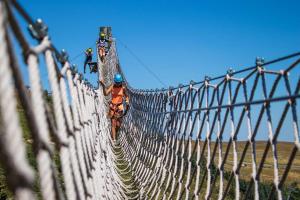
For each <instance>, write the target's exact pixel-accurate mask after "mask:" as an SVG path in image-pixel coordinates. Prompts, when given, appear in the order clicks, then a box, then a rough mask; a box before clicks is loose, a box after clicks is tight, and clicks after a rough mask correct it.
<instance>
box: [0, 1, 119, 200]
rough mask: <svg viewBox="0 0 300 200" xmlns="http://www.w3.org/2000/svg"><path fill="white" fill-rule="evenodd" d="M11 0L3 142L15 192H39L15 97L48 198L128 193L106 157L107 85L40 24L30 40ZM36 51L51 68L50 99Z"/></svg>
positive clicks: (4, 45) (2, 25)
mask: <svg viewBox="0 0 300 200" xmlns="http://www.w3.org/2000/svg"><path fill="white" fill-rule="evenodd" d="M13 3H14V4H11V2H6V1H5V2H4V1H1V2H0V9H1V12H0V13H1V14H0V40H1V47H0V57H1V61H0V62H1V69H0V76H1V83H0V94H1V95H0V105H1V109H0V116H1V136H0V142H1V144H2V145H1V161H3V160H4V159H5V160H8V161H7V162H1V164H2V165H3V166H4V168H6V169H7V180H8V183H9V187H10V189H11V191H12V192H13V193H14V197H15V199H35V195H34V193H35V192H36V189H34V181H35V177H34V173H33V171H34V169H33V168H32V167H31V166H29V164H28V161H27V158H26V152H25V142H26V141H24V140H23V139H22V127H21V125H20V122H19V120H18V119H19V117H18V115H19V114H18V111H17V110H16V108H17V105H18V104H21V105H20V106H21V107H22V109H23V110H24V113H25V114H26V115H25V118H26V121H28V123H29V124H28V125H29V129H30V133H31V134H32V138H33V142H32V144H33V148H34V152H35V155H34V157H35V158H34V159H36V161H37V171H38V179H39V180H38V181H37V183H38V184H39V187H38V188H40V192H41V195H42V198H43V199H65V198H67V199H123V197H124V194H123V193H122V190H121V188H120V187H121V186H120V182H121V181H120V180H119V179H118V177H117V174H116V171H115V170H113V167H112V166H114V163H113V160H111V159H108V158H110V157H113V155H112V154H113V152H112V151H111V150H110V147H109V137H110V134H109V133H110V128H109V124H108V119H107V116H106V106H105V102H106V100H105V99H104V96H103V94H102V90H94V89H93V88H92V87H91V85H90V84H89V83H88V82H85V81H83V80H82V78H81V76H80V75H79V74H77V72H76V71H74V70H73V69H71V68H70V64H69V63H68V61H67V60H66V59H63V53H59V52H57V50H56V49H55V47H54V46H53V45H52V43H51V41H50V40H49V37H48V36H47V35H43V37H39V36H40V34H41V31H42V30H43V29H42V28H43V27H38V25H39V24H31V27H33V28H34V29H33V31H34V33H36V34H37V35H35V36H36V38H37V39H38V41H39V44H38V45H37V46H33V47H30V45H29V43H28V42H27V39H26V37H24V35H23V33H22V31H21V29H20V27H19V25H18V22H17V20H16V19H15V17H14V12H21V15H25V14H26V13H25V12H24V11H23V10H21V9H22V8H21V7H19V6H18V4H17V3H16V2H13ZM14 6H17V9H16V10H15V9H14ZM7 13H9V17H7V15H6V14H7ZM24 13H25V14H24ZM28 19H29V17H26V18H25V20H28ZM29 23H32V22H29ZM37 23H38V22H37ZM8 32H9V33H10V34H8ZM33 35H34V34H33ZM13 39H14V40H15V41H17V42H18V43H19V45H20V47H19V48H20V49H21V51H22V52H23V53H24V57H25V61H26V65H27V70H28V75H29V83H30V85H29V88H30V89H29V90H28V91H26V90H25V89H24V88H26V86H25V85H24V81H23V80H22V79H23V77H22V76H23V75H21V73H20V68H19V67H18V65H17V63H18V59H15V58H16V57H17V56H15V54H16V53H15V52H14V51H13V48H12V45H11V42H10V41H12V40H13ZM8 46H9V48H10V50H9V49H8ZM16 52H17V51H16ZM11 58H14V59H12V60H10V59H11ZM38 58H39V59H44V61H45V64H46V67H47V68H46V69H47V75H48V81H49V86H50V89H51V101H50V102H48V101H46V99H45V98H44V95H43V91H44V88H43V86H42V84H41V79H42V77H41V75H40V67H43V66H41V65H40V64H39V60H38ZM59 66H61V67H62V69H61V70H60V69H59V68H58V67H59ZM11 69H13V70H11ZM43 78H44V77H43ZM13 83H15V86H16V88H14V87H13ZM17 98H20V100H21V101H20V103H17V102H18V100H17ZM23 100H24V101H23ZM20 106H19V105H18V107H20ZM16 151H17V152H18V153H17V154H16V153H15V152H16ZM58 163H59V164H58Z"/></svg>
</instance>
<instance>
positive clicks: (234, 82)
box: [0, 1, 300, 200]
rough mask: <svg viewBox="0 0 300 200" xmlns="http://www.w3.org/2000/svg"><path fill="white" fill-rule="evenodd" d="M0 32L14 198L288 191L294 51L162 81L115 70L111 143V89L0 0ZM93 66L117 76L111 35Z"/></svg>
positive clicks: (293, 145) (289, 194)
mask: <svg viewBox="0 0 300 200" xmlns="http://www.w3.org/2000/svg"><path fill="white" fill-rule="evenodd" d="M16 13H18V14H19V15H21V16H22V18H23V19H24V21H25V22H26V23H28V24H29V26H28V29H29V31H30V35H31V36H32V37H33V38H34V39H36V41H38V44H37V45H31V43H33V42H32V40H30V39H28V38H27V37H26V35H25V34H24V33H23V32H22V31H21V26H20V25H19V23H18V21H17V20H16V17H15V14H16ZM0 43H1V45H0V64H1V68H0V80H1V81H0V125H1V129H0V131H1V133H0V143H1V144H0V157H1V166H2V167H3V168H4V169H5V170H6V179H7V184H8V187H9V189H10V190H11V191H12V193H13V196H14V198H15V199H22V200H23V199H25V200H26V199H47V200H48V199H49V200H52V199H220V200H221V199H293V198H294V199H297V198H298V196H295V193H297V192H299V185H298V186H297V185H296V186H295V187H293V188H292V189H291V186H292V180H294V181H295V183H296V184H299V180H300V176H299V168H300V159H299V149H300V144H299V119H298V114H299V106H298V104H297V103H299V97H300V94H299V90H300V77H299V74H300V70H299V62H300V57H299V56H300V54H299V53H297V54H293V55H290V56H286V57H283V58H280V59H276V60H274V61H270V62H264V61H263V59H257V60H256V64H255V66H253V67H249V68H245V69H243V70H241V71H234V70H232V69H230V70H228V71H227V73H226V74H225V75H223V76H219V77H216V78H210V77H205V79H204V80H203V81H200V82H193V81H191V82H190V84H188V85H179V86H178V87H175V88H169V89H161V90H137V89H134V88H132V87H130V85H129V83H128V82H127V81H125V84H126V86H127V88H128V93H129V96H130V109H129V111H128V113H127V115H126V116H125V117H124V118H123V122H122V126H121V129H120V132H119V139H118V142H117V143H114V142H112V140H111V138H110V131H111V130H110V126H111V125H110V119H109V118H108V116H107V110H108V104H109V100H110V98H109V97H105V96H104V95H103V93H102V88H94V87H93V86H92V85H91V84H90V83H89V82H87V81H84V80H83V76H82V75H81V74H79V73H78V72H77V70H76V69H75V68H72V67H70V63H69V61H68V56H67V53H66V52H65V51H62V52H59V51H57V49H56V48H55V46H54V45H53V44H52V42H51V40H50V39H49V36H48V34H47V27H46V26H45V25H44V24H43V22H42V21H41V20H37V21H36V22H34V21H33V20H32V19H31V18H30V16H28V15H27V13H26V12H25V11H24V10H23V9H22V8H21V7H20V6H19V4H18V3H16V2H15V1H0ZM16 45H18V47H17V48H16V49H14V47H15V46H16ZM19 52H21V53H22V56H23V59H24V62H25V65H26V70H27V74H28V82H29V89H28V87H26V85H25V83H24V78H25V75H24V74H26V73H21V67H20V63H22V59H20V53H19ZM40 67H44V68H45V69H46V76H47V79H48V82H49V87H50V90H51V95H50V100H49V99H47V98H45V94H44V93H43V91H44V89H45V87H43V85H42V80H43V79H44V78H46V77H45V76H44V75H43V76H41V71H40V70H41V68H40ZM278 67H280V69H279V68H278ZM98 70H99V73H98V74H99V79H103V80H104V83H105V85H107V86H108V85H111V84H112V83H113V76H114V74H115V73H116V72H119V73H121V74H122V75H123V77H124V73H123V72H122V68H121V67H120V63H119V60H118V56H117V52H116V44H115V41H113V42H112V44H111V47H110V49H109V52H108V54H107V56H106V57H105V62H104V63H102V62H101V59H100V58H99V57H98ZM125 80H126V79H125ZM46 97H49V96H47V95H46ZM20 112H21V113H23V114H22V115H21V114H20ZM23 119H25V122H26V126H28V127H27V128H28V130H29V133H28V134H29V138H30V139H26V137H27V136H26V131H25V130H24V124H23V122H22V120H23ZM27 132H28V131H27ZM25 136H26V137H25ZM24 138H25V140H24ZM282 141H286V142H282ZM31 149H32V152H33V153H32V154H33V155H32V159H33V161H31V160H30V159H29V158H28V154H29V153H28V152H30V151H31ZM281 152H284V153H281ZM32 163H33V164H32ZM291 175H292V176H294V177H291ZM297 181H298V182H297ZM299 194H300V192H299ZM299 194H298V195H299ZM296 195H297V194H296Z"/></svg>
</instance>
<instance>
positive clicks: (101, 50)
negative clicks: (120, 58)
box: [97, 33, 107, 62]
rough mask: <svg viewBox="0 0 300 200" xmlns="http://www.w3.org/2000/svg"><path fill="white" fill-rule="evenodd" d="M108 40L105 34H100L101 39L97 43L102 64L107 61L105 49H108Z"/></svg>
mask: <svg viewBox="0 0 300 200" xmlns="http://www.w3.org/2000/svg"><path fill="white" fill-rule="evenodd" d="M106 42H107V40H106V39H105V33H100V37H99V39H98V41H97V44H98V52H99V56H100V59H101V61H102V62H104V59H105V54H106V52H105V49H106V44H107V43H106Z"/></svg>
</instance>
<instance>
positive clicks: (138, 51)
mask: <svg viewBox="0 0 300 200" xmlns="http://www.w3.org/2000/svg"><path fill="white" fill-rule="evenodd" d="M19 2H20V3H21V5H22V6H23V7H24V8H25V9H26V10H27V11H28V12H29V13H30V14H31V16H32V17H33V18H35V19H36V18H42V19H43V20H44V22H45V23H46V24H47V25H48V27H49V34H50V36H51V39H52V42H53V43H54V44H55V46H56V47H57V48H58V49H62V48H64V49H66V50H67V51H68V53H69V54H70V58H71V61H73V63H75V64H77V65H78V66H79V71H83V65H82V64H83V60H84V56H83V54H82V56H80V57H78V58H77V59H76V60H72V58H74V57H76V56H77V55H78V54H80V53H81V52H83V51H84V50H85V49H86V48H88V47H93V48H95V41H96V38H97V36H98V27H100V26H111V27H112V31H113V36H114V37H115V38H116V42H117V50H118V54H119V58H120V62H121V66H122V68H123V71H124V72H125V75H126V78H127V80H128V81H129V83H130V84H131V86H133V87H135V88H161V87H166V86H167V87H168V86H177V85H178V84H179V83H188V82H189V81H190V80H195V81H199V80H203V78H204V77H205V76H206V75H208V76H210V77H214V76H217V75H220V74H224V73H226V71H227V70H228V69H229V67H232V68H233V69H241V68H243V67H246V66H252V65H253V64H254V63H255V58H256V57H257V56H262V57H264V58H265V60H271V59H274V58H277V57H280V56H284V55H287V54H290V53H294V52H297V51H299V50H300V37H299V35H300V15H299V13H298V8H299V6H300V1H296V0H295V1H293V0H289V1H278V0H272V1H271V0H266V1H262V0H252V1H231V0H228V1H208V0H207V1H201V0H185V1H183V0H182V1H181V0H160V1H157V0H151V1H146V0H139V1H137V0H136V1H133V0H127V1H124V0H123V1H121V0H114V1H102V0H89V1H79V0H72V1H70V0H43V1H40V0H29V1H28V0H27V1H25V0H20V1H19ZM122 44H123V45H122ZM124 44H125V45H126V46H127V48H129V49H130V50H131V51H132V52H134V54H135V55H136V56H137V57H138V58H139V59H140V60H141V61H142V62H143V63H144V64H145V65H146V66H147V67H148V68H150V69H151V70H152V71H153V72H154V73H155V74H156V75H157V76H158V77H159V78H160V79H161V81H162V82H163V83H164V85H162V84H161V83H160V82H159V81H157V80H156V79H155V78H154V77H153V75H151V74H150V73H149V72H147V70H146V69H145V68H144V66H143V65H142V64H141V63H140V62H138V61H137V59H136V58H134V57H133V56H132V55H131V54H130V53H129V51H128V49H127V48H125V47H124ZM86 77H87V78H88V79H90V80H94V81H95V77H96V76H95V75H89V74H87V75H86Z"/></svg>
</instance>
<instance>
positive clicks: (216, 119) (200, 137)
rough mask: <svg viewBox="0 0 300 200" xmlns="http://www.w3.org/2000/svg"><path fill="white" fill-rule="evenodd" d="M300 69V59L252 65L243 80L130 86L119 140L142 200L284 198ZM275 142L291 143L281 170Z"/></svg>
mask: <svg viewBox="0 0 300 200" xmlns="http://www.w3.org/2000/svg"><path fill="white" fill-rule="evenodd" d="M299 62H300V60H299V56H298V55H294V56H288V57H286V58H284V59H278V60H277V61H274V62H273V61H270V64H269V65H266V64H264V63H263V62H260V60H257V63H256V67H252V68H248V69H247V70H242V73H239V74H236V73H235V72H234V71H232V70H229V71H228V72H227V74H226V75H225V76H221V77H220V78H217V79H211V78H209V77H206V78H205V80H204V81H202V82H200V83H197V84H195V83H194V82H191V84H190V85H188V86H179V87H177V88H175V89H172V88H170V89H169V90H165V89H163V90H158V91H154V90H147V91H143V90H135V89H133V88H131V87H130V86H129V85H128V86H129V88H130V89H129V94H130V99H131V108H130V111H129V113H128V116H126V117H125V119H124V120H123V125H122V129H121V134H120V137H121V138H120V141H121V146H122V150H123V152H124V157H125V158H126V160H127V161H128V163H129V168H130V170H131V171H132V173H133V175H134V177H135V182H136V183H137V184H138V185H139V191H140V194H139V195H140V198H150V199H152V198H155V199H161V198H163V199H210V198H213V199H226V198H235V199H248V198H253V199H260V198H266V199H273V198H275V197H276V198H277V199H283V198H287V192H286V190H287V187H285V184H284V183H285V182H286V179H287V176H288V173H289V171H293V172H295V169H296V168H295V169H293V166H292V163H293V162H295V160H296V163H298V161H297V160H299V120H298V116H297V115H298V113H299V108H298V107H297V104H296V102H297V101H299V88H300V87H299V81H300V80H299V77H298V76H297V74H299V71H300V70H299ZM288 63H289V64H288ZM283 65H285V66H286V67H285V68H282V66H283ZM117 66H120V65H119V64H118V65H117ZM278 66H280V67H281V69H279V70H276V68H278ZM267 68H269V69H267ZM274 68H275V70H274ZM107 69H108V70H110V71H111V72H109V73H110V74H114V73H115V72H117V71H119V72H120V71H121V68H119V69H115V68H107ZM121 72H122V71H121ZM111 77H112V76H111ZM127 84H128V83H127ZM286 131H288V132H290V133H293V134H289V135H286V134H285V132H286ZM280 137H282V138H283V140H287V141H290V142H292V141H293V143H290V146H288V148H289V150H290V151H287V152H288V155H286V156H288V157H287V158H284V159H285V160H286V161H285V162H284V163H283V162H282V161H280V158H279V157H278V148H279V147H278V146H280V151H282V150H283V149H282V147H281V144H278V142H280V140H279V139H278V138H280ZM258 146H259V150H258ZM258 151H259V153H258ZM281 159H283V158H282V157H281ZM265 169H268V171H270V172H272V173H271V177H269V178H268V176H267V175H266V173H265ZM265 179H271V180H272V181H269V184H268V183H266V182H265ZM270 184H271V185H270ZM269 185H270V187H269V188H270V189H268V190H267V192H266V193H267V194H263V192H262V190H265V189H266V186H269ZM283 191H284V192H285V194H283Z"/></svg>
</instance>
